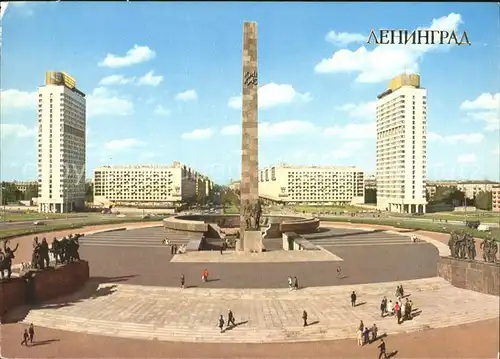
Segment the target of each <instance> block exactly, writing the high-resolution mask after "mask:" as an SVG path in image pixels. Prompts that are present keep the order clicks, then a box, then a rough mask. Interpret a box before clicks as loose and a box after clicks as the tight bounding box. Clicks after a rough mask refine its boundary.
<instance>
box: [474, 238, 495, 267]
mask: <svg viewBox="0 0 500 359" xmlns="http://www.w3.org/2000/svg"><path fill="white" fill-rule="evenodd" d="M479 247H480V248H481V249H482V250H483V259H484V261H485V262H488V263H496V261H497V252H498V243H497V242H496V241H495V240H494V239H493V238H491V237H490V238H486V239H483V241H482V242H481V244H480V246H479Z"/></svg>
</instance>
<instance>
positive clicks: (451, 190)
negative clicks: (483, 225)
mask: <svg viewBox="0 0 500 359" xmlns="http://www.w3.org/2000/svg"><path fill="white" fill-rule="evenodd" d="M464 201H465V193H464V192H462V191H460V190H459V189H458V188H456V187H443V186H437V187H436V192H435V193H434V196H432V202H433V203H446V204H451V205H454V206H458V205H461V204H464Z"/></svg>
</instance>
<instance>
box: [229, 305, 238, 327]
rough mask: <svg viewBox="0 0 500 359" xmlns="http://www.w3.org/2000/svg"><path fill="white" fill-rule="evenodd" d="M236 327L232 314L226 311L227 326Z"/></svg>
mask: <svg viewBox="0 0 500 359" xmlns="http://www.w3.org/2000/svg"><path fill="white" fill-rule="evenodd" d="M230 325H231V326H233V327H234V326H236V321H235V320H234V314H233V312H232V311H231V309H228V310H227V326H228V327H229V326H230Z"/></svg>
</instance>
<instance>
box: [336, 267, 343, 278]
mask: <svg viewBox="0 0 500 359" xmlns="http://www.w3.org/2000/svg"><path fill="white" fill-rule="evenodd" d="M341 276H342V268H340V266H338V267H337V278H340V277H341Z"/></svg>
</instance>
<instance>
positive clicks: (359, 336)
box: [356, 328, 363, 347]
mask: <svg viewBox="0 0 500 359" xmlns="http://www.w3.org/2000/svg"><path fill="white" fill-rule="evenodd" d="M356 339H357V343H358V346H360V347H361V346H363V332H362V331H361V330H359V328H358V330H357V331H356Z"/></svg>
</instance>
